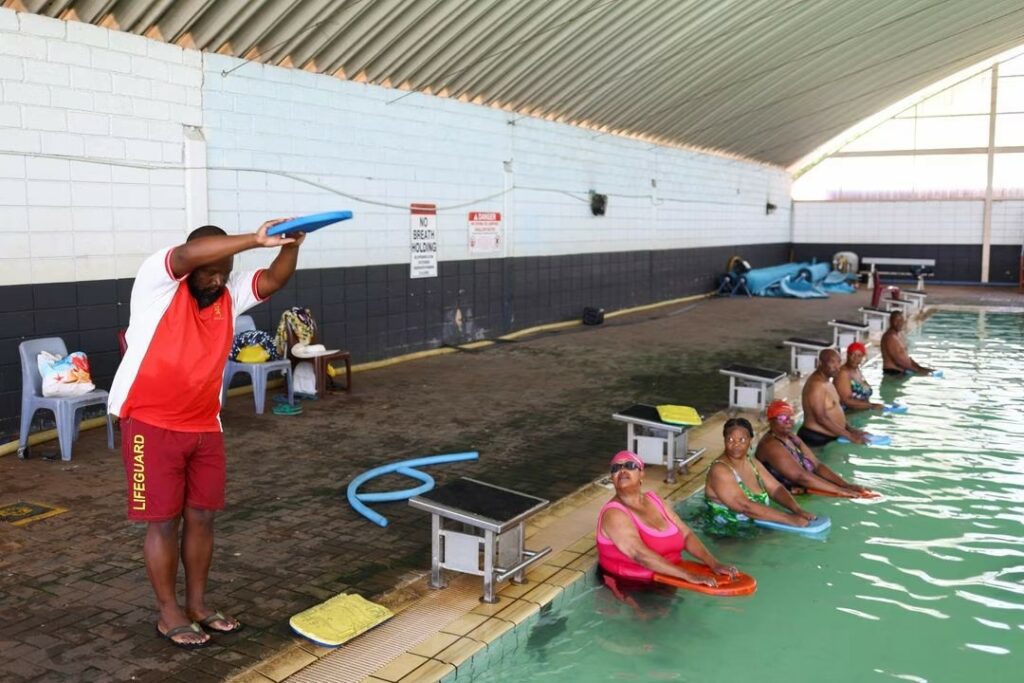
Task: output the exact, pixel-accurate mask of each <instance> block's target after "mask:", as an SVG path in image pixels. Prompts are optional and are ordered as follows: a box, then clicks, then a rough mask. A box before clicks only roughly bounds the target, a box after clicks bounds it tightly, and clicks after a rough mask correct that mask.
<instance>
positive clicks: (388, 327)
mask: <svg viewBox="0 0 1024 683" xmlns="http://www.w3.org/2000/svg"><path fill="white" fill-rule="evenodd" d="M733 254H740V255H742V256H743V257H744V258H745V259H747V260H748V261H750V262H751V263H752V264H753V265H754V266H767V265H773V264H776V263H782V262H784V261H787V260H788V259H789V244H784V243H779V244H758V245H747V246H729V247H709V248H699V249H673V250H666V251H636V252H618V253H608V254H570V255H565V256H539V257H524V258H511V259H478V260H473V261H448V262H443V263H441V264H439V268H438V277H436V278H424V279H419V280H410V279H409V266H408V265H407V264H404V263H400V264H391V265H382V266H365V267H352V268H327V269H322V270H300V271H298V272H297V273H296V274H295V277H294V278H292V281H291V282H290V283H289V284H288V286H287V287H286V288H285V289H283V290H282V291H280V292H278V293H277V294H275V295H274V296H273V297H272V298H271V300H270V301H269V302H267V303H265V304H263V305H261V306H258V307H256V308H255V309H253V310H252V311H251V315H252V316H253V317H254V318H255V320H256V325H257V327H259V328H260V329H265V330H269V331H271V332H273V331H274V329H275V327H276V325H277V321H278V320H279V319H280V317H281V312H282V311H284V310H285V309H287V308H289V307H291V306H297V305H302V306H306V307H308V308H310V309H311V310H312V311H313V312H314V315H315V316H316V317H317V320H318V322H319V323H320V328H321V336H322V338H323V341H324V342H325V343H326V344H329V345H331V346H339V347H342V348H345V349H348V350H350V351H351V352H352V357H353V359H355V362H357V363H358V362H365V361H368V360H374V359H378V358H386V357H389V356H396V355H400V354H403V353H408V352H411V351H417V350H421V349H427V348H434V347H438V346H442V345H444V344H461V343H465V342H467V341H473V340H477V339H484V338H493V337H496V336H499V335H502V334H506V333H508V332H510V331H513V330H517V329H523V328H526V327H531V326H533V325H539V324H543V323H549V322H554V321H559V320H568V319H572V318H577V317H579V316H580V315H581V312H582V309H583V307H584V306H597V307H601V308H604V309H606V310H615V309H621V308H626V307H629V306H636V305H639V304H646V303H651V302H654V301H661V300H665V299H671V298H675V297H681V296H686V295H689V294H697V293H700V292H707V291H709V290H712V289H714V288H715V285H716V278H717V277H718V275H719V274H721V272H722V271H723V270H724V269H725V266H726V262H727V261H728V259H729V257H730V256H732V255H733ZM131 286H132V281H131V280H104V281H100V282H78V283H75V282H65V283H55V284H46V285H18V286H12V287H0V441H6V440H8V439H9V438H10V437H12V436H14V435H16V434H17V416H18V414H19V412H20V406H21V369H20V363H19V360H18V343H19V342H21V341H22V340H23V339H28V338H36V337H48V336H58V337H62V338H63V339H64V341H65V343H66V344H67V347H68V349H69V350H72V351H74V350H79V351H85V352H86V353H87V354H88V355H89V361H90V364H91V366H92V372H93V379H94V381H95V382H96V384H97V386H99V387H100V388H103V389H107V388H109V387H110V381H111V379H112V378H113V375H114V371H115V370H116V369H117V363H118V359H119V354H118V349H117V330H118V328H120V327H125V326H127V324H128V302H129V300H130V296H131Z"/></svg>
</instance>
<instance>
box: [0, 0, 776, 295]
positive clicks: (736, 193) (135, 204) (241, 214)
mask: <svg viewBox="0 0 1024 683" xmlns="http://www.w3.org/2000/svg"><path fill="white" fill-rule="evenodd" d="M239 64H242V62H240V61H238V60H234V59H230V58H226V57H222V56H219V55H205V56H204V55H201V54H200V53H198V52H195V51H186V50H181V49H179V48H177V47H175V46H172V45H167V44H165V43H161V42H158V41H153V40H149V39H146V38H143V37H140V36H135V35H130V34H126V33H122V32H118V31H110V30H107V29H103V28H98V27H95V26H88V25H84V24H81V23H78V22H74V21H72V22H62V21H58V20H52V19H47V18H44V17H39V16H35V15H27V14H21V13H15V12H13V11H11V10H6V9H0V235H2V237H0V285H2V284H15V283H26V282H52V281H73V280H87V279H103V278H114V277H131V276H132V275H134V273H135V270H136V268H137V267H138V264H139V263H140V261H141V259H142V258H144V256H146V255H147V254H149V253H150V252H151V250H153V249H155V248H158V247H160V246H163V245H166V244H169V243H173V242H176V241H179V240H180V239H181V238H182V236H183V235H184V234H185V232H186V231H187V228H188V227H189V226H186V220H185V207H186V197H185V192H186V189H185V188H186V185H185V172H184V171H183V170H182V169H181V168H180V167H181V166H182V165H183V163H184V131H183V126H195V127H202V130H203V133H204V135H205V136H206V138H207V141H208V145H207V163H208V164H209V166H210V168H211V170H210V172H209V196H208V201H209V210H210V219H211V221H212V222H215V223H218V224H220V225H222V226H223V227H224V228H225V229H227V230H229V231H241V230H251V229H254V228H255V227H256V226H258V225H259V224H260V223H261V222H262V221H263V220H265V219H267V218H270V217H273V216H279V215H295V214H303V213H311V212H316V211H323V210H330V209H336V208H351V209H353V210H354V211H355V212H356V214H357V219H356V220H355V221H353V222H351V223H350V224H346V225H345V226H342V227H339V228H338V229H335V230H328V231H324V232H322V233H319V234H317V235H314V236H311V238H310V245H311V246H314V247H315V248H312V249H305V250H303V253H302V260H301V261H300V267H304V268H312V267H333V266H349V265H366V264H380V263H397V262H404V261H407V260H408V257H409V247H408V240H409V234H408V233H409V218H408V210H407V208H405V207H407V206H408V204H409V203H410V202H423V201H428V202H436V203H437V204H439V205H440V206H441V207H452V206H453V205H458V204H463V203H467V202H473V200H478V199H480V198H482V197H485V196H488V195H494V194H497V193H501V192H502V191H503V190H505V189H506V188H507V187H511V186H512V185H513V184H514V185H515V187H516V189H514V190H513V191H512V192H510V193H508V194H505V195H503V196H501V197H497V198H494V199H490V200H486V201H482V200H481V201H477V202H475V203H473V204H472V205H468V206H463V207H459V208H451V209H449V210H444V211H442V212H441V215H440V217H439V225H440V229H441V258H442V259H445V260H451V259H465V258H469V257H470V255H469V253H468V249H467V244H466V243H467V235H466V233H467V226H466V215H467V213H468V212H469V211H470V210H497V211H501V212H502V213H503V214H504V216H505V219H506V220H505V228H506V237H507V239H506V248H507V251H506V255H509V256H528V255H546V254H565V253H581V252H595V251H626V250H637V249H671V248H679V247H699V246H709V245H718V244H732V243H734V242H745V243H764V242H780V241H783V242H785V241H789V232H790V227H789V223H790V202H789V199H788V197H789V183H790V179H789V176H788V174H786V173H785V172H784V171H781V170H779V169H773V168H768V167H763V166H759V165H756V164H750V163H744V162H740V161H733V160H729V159H724V158H719V157H714V156H710V155H705V154H698V153H696V152H688V151H682V150H673V149H666V148H659V147H655V146H653V145H650V144H648V143H644V142H639V141H635V140H626V139H622V138H616V137H613V136H607V135H596V134H595V133H594V132H592V131H586V130H582V129H579V128H574V127H571V126H566V125H562V124H557V123H552V122H546V121H539V120H534V119H517V120H516V121H515V122H514V125H510V123H509V122H510V120H511V119H513V118H514V117H512V116H510V115H509V114H507V113H505V112H502V111H498V110H494V109H490V108H485V107H479V106H474V105H469V104H464V103H460V102H457V101H453V100H447V99H442V98H434V97H426V96H421V95H411V96H408V97H405V98H403V99H402V100H401V101H400V102H395V103H392V104H388V102H389V101H390V100H393V99H395V98H396V97H398V96H400V95H402V94H403V93H400V92H397V91H393V90H388V89H385V88H379V87H374V86H367V85H362V84H358V83H353V82H345V81H340V80H338V79H335V78H332V77H327V76H318V75H315V74H309V73H307V72H304V71H296V70H289V69H281V68H276V67H266V66H263V65H260V64H255V63H247V64H244V65H243V66H242V67H241V68H240V69H238V70H236V71H234V72H232V73H231V74H230V75H229V76H227V77H225V76H222V75H221V72H222V70H225V69H232V68H234V67H236V66H238V65H239ZM204 70H205V73H204ZM35 155H57V156H69V157H78V158H90V159H93V160H95V161H99V162H104V161H106V162H109V163H86V162H85V161H74V160H68V159H53V158H49V159H44V158H40V157H39V156H35ZM506 161H511V164H510V168H511V172H508V173H507V172H506V171H505V163H504V162H506ZM119 164H140V165H150V166H159V165H172V166H174V165H176V166H178V167H179V168H177V169H173V170H148V169H144V168H134V167H131V166H125V165H119ZM264 171H273V172H278V173H279V174H277V175H275V174H272V173H266V172H264ZM280 173H287V174H293V175H296V176H301V177H302V178H304V179H307V180H309V181H312V182H315V183H320V184H323V185H327V186H330V187H333V188H336V189H338V190H339V191H341V192H344V193H347V194H348V195H351V198H347V197H341V196H337V195H335V194H332V193H330V192H327V191H325V190H323V189H320V188H318V187H315V186H313V185H310V184H308V183H305V182H301V181H299V180H295V179H293V178H289V177H284V176H282V175H280ZM652 179H653V180H655V181H656V183H657V187H656V188H654V187H652V185H651V180H652ZM589 189H594V190H597V191H599V192H603V193H606V194H608V195H609V208H608V214H607V215H606V216H605V217H603V218H595V217H593V216H591V215H590V211H589V207H588V204H587V201H586V192H587V190H589ZM766 201H771V202H772V203H774V204H776V205H778V207H779V208H778V210H777V212H776V213H775V214H773V215H771V216H766V215H765V211H764V205H765V202H766ZM373 202H379V203H383V204H391V205H395V207H397V208H389V207H385V206H380V205H377V204H374V203H373ZM246 258H247V259H249V260H251V261H252V262H253V263H257V262H258V263H261V264H262V263H264V262H265V260H266V255H264V254H253V255H250V256H248V257H246ZM245 260H246V259H243V262H244V261H245Z"/></svg>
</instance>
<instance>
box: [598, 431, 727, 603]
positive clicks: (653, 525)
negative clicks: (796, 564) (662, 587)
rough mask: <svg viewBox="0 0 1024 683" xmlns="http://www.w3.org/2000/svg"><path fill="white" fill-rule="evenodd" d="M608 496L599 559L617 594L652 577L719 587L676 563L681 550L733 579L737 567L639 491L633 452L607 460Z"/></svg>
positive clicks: (640, 471)
mask: <svg viewBox="0 0 1024 683" xmlns="http://www.w3.org/2000/svg"><path fill="white" fill-rule="evenodd" d="M611 476H612V484H613V485H614V486H615V496H613V497H612V499H611V500H609V501H608V502H607V503H605V504H604V507H603V508H601V512H600V514H599V515H598V518H597V557H598V562H599V564H600V566H601V569H602V573H603V575H604V581H605V584H607V585H608V587H609V588H611V589H612V590H613V591H614V592H615V593H616V595H619V594H620V593H621V592H622V589H623V588H624V582H625V584H626V585H629V584H633V585H634V586H635V585H636V584H637V583H649V582H650V581H651V579H652V578H653V576H654V574H665V575H666V576H672V577H675V578H677V579H682V580H683V581H689V582H692V583H702V584H706V585H709V586H715V585H717V582H716V581H715V579H714V578H711V577H703V576H696V575H694V574H691V573H690V572H687V571H686V570H684V569H682V568H680V567H678V566H677V565H676V564H675V563H676V562H677V561H678V560H679V559H680V555H681V553H682V552H683V550H685V551H686V552H688V553H690V554H691V555H693V556H694V557H696V558H697V559H698V560H700V561H701V562H703V563H704V564H706V565H707V566H708V567H710V568H711V569H712V570H713V571H714V572H715V573H716V574H721V575H723V576H735V575H736V568H735V567H732V566H729V565H725V564H722V563H721V562H719V561H718V560H716V559H715V557H714V555H712V554H711V553H710V552H709V551H708V549H707V548H705V547H704V544H703V543H701V542H700V539H698V538H697V537H696V536H695V535H694V534H693V532H692V531H690V528H689V527H687V526H686V524H684V523H683V520H681V519H679V515H677V514H676V513H675V512H674V511H673V510H672V508H671V507H669V506H667V505H665V503H664V501H662V500H661V498H659V497H658V495H657V494H656V493H654V492H653V491H648V492H646V493H644V492H643V491H641V487H642V485H643V480H644V463H643V461H642V460H641V459H640V458H639V456H637V455H636V454H634V453H631V452H629V451H620V452H618V453H616V454H615V457H613V458H612V462H611Z"/></svg>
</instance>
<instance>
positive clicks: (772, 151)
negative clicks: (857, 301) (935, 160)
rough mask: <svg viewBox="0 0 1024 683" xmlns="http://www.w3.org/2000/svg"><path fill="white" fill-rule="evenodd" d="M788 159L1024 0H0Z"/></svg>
mask: <svg viewBox="0 0 1024 683" xmlns="http://www.w3.org/2000/svg"><path fill="white" fill-rule="evenodd" d="M0 2H2V3H3V5H4V6H7V7H11V8H14V9H18V10H27V11H30V12H36V13H40V14H45V15H48V16H53V17H60V18H63V19H69V20H77V21H83V22H88V23H92V24H97V25H101V26H107V27H110V28H114V29H119V30H122V31H129V32H132V33H137V34H140V35H146V36H149V37H151V38H155V39H158V40H164V41H167V42H171V43H175V44H178V45H181V46H185V47H194V48H197V49H200V50H206V51H211V52H218V53H222V54H228V55H234V56H237V57H243V58H245V59H250V60H254V61H258V62H264V63H268V64H276V65H282V66H289V67H293V68H300V69H306V70H310V71H314V72H318V73H326V74H331V75H334V76H337V77H340V78H347V79H353V80H358V81H364V82H369V83H375V84H380V85H387V86H391V87H395V88H401V89H406V90H410V91H418V92H424V93H431V94H436V95H441V96H446V97H453V98H459V99H462V100H465V101H471V102H477V103H480V104H484V105H490V106H495V107H501V108H504V109H507V110H509V111H513V112H517V113H520V114H523V115H532V116H540V117H546V118H550V119H554V120H559V121H564V122H568V123H574V124H578V125H584V126H588V127H591V128H595V129H597V130H602V131H607V132H611V133H617V134H625V135H633V136H640V137H643V138H645V139H648V140H651V141H654V142H660V143H665V144H673V145H686V146H690V147H696V148H704V149H713V150H717V151H721V152H725V153H729V154H733V155H737V156H741V157H746V158H752V159H756V160H760V161H763V162H767V163H772V164H777V165H781V166H788V165H790V164H791V163H793V162H795V161H796V160H798V159H800V158H801V157H803V156H804V155H806V154H808V153H810V152H811V151H813V150H815V149H816V148H818V147H819V146H820V145H822V144H823V143H824V142H826V141H827V140H829V139H830V138H832V137H833V136H835V135H836V134H838V133H840V132H841V131H843V130H845V129H847V128H849V127H850V126H851V125H853V124H855V123H856V122H858V121H861V120H863V119H865V118H866V117H868V116H870V115H872V114H874V113H876V112H878V111H881V110H882V109H885V108H886V107H888V106H889V105H892V104H893V103H895V102H898V101H900V100H901V99H903V98H904V97H907V96H909V95H910V94H912V93H914V92H917V91H918V90H920V89H921V88H923V87H925V86H927V85H928V84H930V83H934V82H936V81H938V80H940V79H943V78H945V77H947V76H950V75H951V74H954V73H956V72H958V71H959V70H961V69H963V68H965V67H967V66H969V65H971V64H974V63H977V62H979V61H980V60H982V59H985V58H986V57H990V56H992V55H995V54H998V53H1000V52H1003V51H1005V50H1007V49H1009V48H1011V47H1014V46H1015V45H1017V44H1019V43H1020V42H1021V40H1022V36H1024V5H1022V4H1021V2H1020V0H900V1H899V2H893V1H892V0H515V1H513V0H178V1H176V2H171V1H170V0H59V1H55V0H0Z"/></svg>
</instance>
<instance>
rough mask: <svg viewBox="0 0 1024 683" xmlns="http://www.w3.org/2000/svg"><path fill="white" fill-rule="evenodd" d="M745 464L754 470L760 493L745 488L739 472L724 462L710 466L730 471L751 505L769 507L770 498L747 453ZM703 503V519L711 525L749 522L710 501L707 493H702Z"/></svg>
mask: <svg viewBox="0 0 1024 683" xmlns="http://www.w3.org/2000/svg"><path fill="white" fill-rule="evenodd" d="M747 462H749V463H750V467H751V469H753V470H754V476H755V477H757V485H758V486H759V487H761V492H760V493H754V492H753V491H751V490H750V489H749V488H747V485H746V484H744V483H743V478H742V477H740V475H739V472H737V471H736V470H735V469H733V466H732V465H730V464H729V463H727V462H725V461H724V460H716V461H714V462H713V463H711V466H712V467H714V466H715V465H718V464H722V465H725V466H726V467H728V468H729V469H730V470H732V476H734V477H736V483H737V484H739V486H740V490H741V491H743V495H745V496H746V497H747V500H749V501H751V502H752V503H760V504H761V505H769V504H770V503H771V498H770V497H769V496H768V491H767V490H766V489H765V487H764V482H763V481H761V475H760V473H759V472H758V471H757V466H756V465H755V464H754V461H753V460H752V459H751V457H750V453H747ZM704 502H705V503H706V505H705V508H704V510H705V517H706V519H707V521H708V522H710V523H712V524H717V525H719V526H724V527H735V526H739V525H740V524H743V523H745V522H749V521H750V518H749V517H747V516H746V515H745V514H743V513H742V512H736V511H735V510H733V509H731V508H729V507H727V506H725V505H723V504H722V503H719V502H718V501H716V500H711V499H710V498H708V494H707V491H705V492H704Z"/></svg>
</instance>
